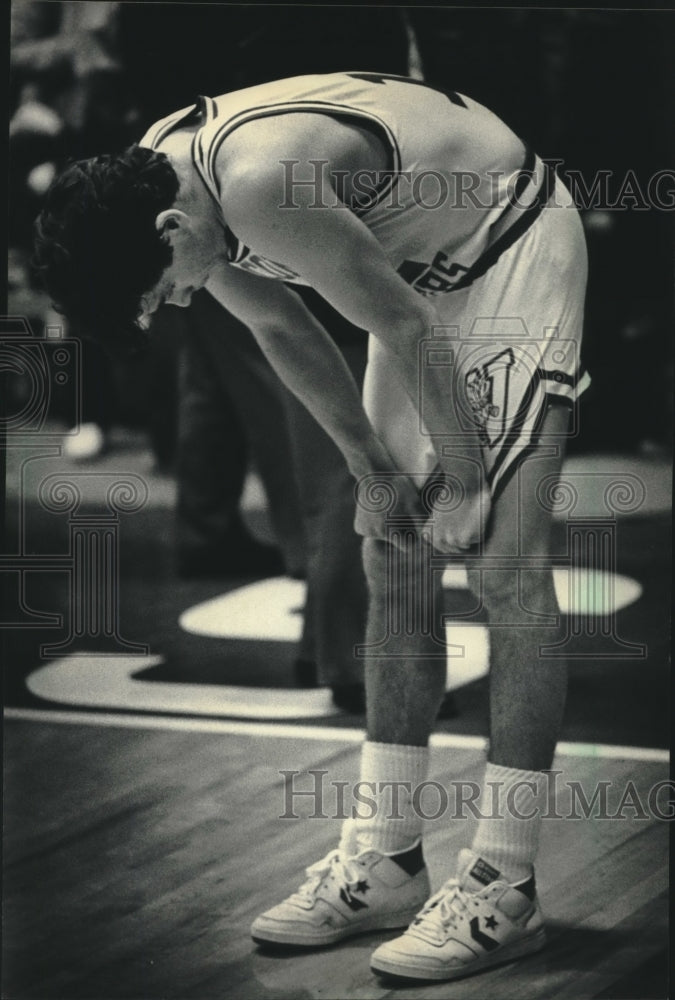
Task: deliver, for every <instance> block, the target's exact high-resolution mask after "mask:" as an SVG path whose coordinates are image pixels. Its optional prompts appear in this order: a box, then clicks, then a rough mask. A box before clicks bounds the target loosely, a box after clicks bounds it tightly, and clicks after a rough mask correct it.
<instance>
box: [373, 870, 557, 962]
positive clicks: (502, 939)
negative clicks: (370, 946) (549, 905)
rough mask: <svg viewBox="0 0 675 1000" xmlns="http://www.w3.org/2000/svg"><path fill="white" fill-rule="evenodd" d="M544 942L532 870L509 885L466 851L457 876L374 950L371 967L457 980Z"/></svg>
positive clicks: (528, 951) (520, 954) (539, 945)
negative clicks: (398, 933)
mask: <svg viewBox="0 0 675 1000" xmlns="http://www.w3.org/2000/svg"><path fill="white" fill-rule="evenodd" d="M544 944H545V932H544V926H543V919H542V915H541V910H540V909H539V904H538V902H537V897H536V892H535V885H534V875H532V876H531V877H530V878H529V879H527V880H526V881H525V882H520V883H518V884H514V885H511V884H509V883H508V882H505V881H504V879H503V878H502V877H501V876H500V873H499V872H498V871H497V869H496V868H493V867H492V865H490V864H488V863H487V862H486V861H484V860H483V859H482V858H479V857H478V856H477V855H476V854H474V853H473V851H469V850H463V851H461V852H460V855H459V866H458V876H457V878H454V879H450V880H449V881H448V882H446V883H445V885H444V886H443V887H442V889H441V890H440V891H439V892H437V893H436V894H435V895H434V896H432V897H431V899H430V900H429V902H428V903H427V904H426V906H425V907H424V908H423V909H422V910H421V911H420V913H419V914H418V915H417V917H416V918H415V920H414V921H413V922H412V924H411V925H410V927H409V928H408V930H407V931H406V932H405V933H404V934H402V935H401V936H400V937H398V938H396V939H395V940H393V941H388V942H387V943H386V944H383V945H381V946H380V947H379V948H377V949H376V951H375V952H374V953H373V956H372V959H371V968H372V969H373V971H374V972H379V973H385V974H387V975H391V976H400V977H403V978H406V979H436V980H444V979H456V978H459V977H460V976H467V975H470V974H471V973H473V972H479V971H480V970H482V969H486V968H489V967H490V966H492V965H497V964H499V963H500V962H508V961H510V960H511V959H513V958H520V957H521V956H522V955H529V954H530V953H531V952H534V951H538V950H539V949H540V948H542V947H543V945H544Z"/></svg>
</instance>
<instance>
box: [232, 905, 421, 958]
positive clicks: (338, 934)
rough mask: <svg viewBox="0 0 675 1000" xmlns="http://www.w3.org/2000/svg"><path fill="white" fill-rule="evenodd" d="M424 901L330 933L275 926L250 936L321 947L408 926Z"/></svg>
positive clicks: (269, 941) (259, 940) (262, 940)
mask: <svg viewBox="0 0 675 1000" xmlns="http://www.w3.org/2000/svg"><path fill="white" fill-rule="evenodd" d="M423 905H424V903H423V902H422V903H418V904H417V906H415V907H413V908H412V909H409V910H403V911H401V912H400V913H392V914H390V915H389V916H386V917H385V916H380V917H378V916H372V917H364V919H363V920H361V921H359V923H358V925H355V924H351V925H349V926H347V927H340V928H336V929H335V930H333V931H331V932H330V933H326V934H322V935H316V934H313V935H306V936H301V935H300V934H298V933H297V932H292V931H284V930H277V929H276V928H269V929H268V928H257V927H256V928H251V937H252V938H253V940H254V941H255V943H256V944H280V945H290V946H292V947H295V948H321V947H323V946H324V945H328V944H335V943H336V942H337V941H342V940H344V938H347V937H353V936H354V935H356V934H368V933H370V932H372V931H392V930H397V929H399V928H401V927H408V926H409V924H411V923H412V921H413V920H414V919H415V917H416V916H417V914H418V913H419V911H420V907H421V906H423Z"/></svg>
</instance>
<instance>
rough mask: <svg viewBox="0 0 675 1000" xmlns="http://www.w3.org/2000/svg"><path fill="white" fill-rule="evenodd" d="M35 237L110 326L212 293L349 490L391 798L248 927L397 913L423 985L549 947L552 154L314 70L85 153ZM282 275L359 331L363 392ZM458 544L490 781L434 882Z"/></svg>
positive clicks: (301, 938) (406, 85)
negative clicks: (434, 781)
mask: <svg viewBox="0 0 675 1000" xmlns="http://www.w3.org/2000/svg"><path fill="white" fill-rule="evenodd" d="M36 256H37V262H38V265H39V266H40V268H41V270H42V272H43V275H44V279H45V283H46V285H47V288H48V289H49V290H50V292H51V294H52V295H53V297H54V299H55V301H56V303H57V304H58V305H59V307H60V308H61V309H62V310H63V311H64V312H65V313H66V314H67V315H69V316H70V317H72V318H73V319H75V320H79V321H80V322H82V323H86V325H87V327H88V328H89V329H91V330H94V331H97V332H98V333H99V334H100V336H102V337H105V336H108V337H112V338H115V339H116V340H117V341H118V342H120V341H122V340H125V339H126V340H130V341H133V339H134V338H135V337H138V336H140V335H141V334H140V330H139V328H140V327H142V326H143V323H144V317H146V316H147V315H148V314H150V313H152V312H153V311H154V310H155V309H157V307H158V306H159V305H160V304H161V303H164V302H168V303H173V304H175V305H185V304H187V303H188V302H189V301H190V297H191V295H192V293H193V292H194V291H195V290H196V289H199V288H206V289H207V290H208V291H209V292H210V293H211V294H212V295H213V296H214V297H215V298H216V299H217V300H218V301H220V302H222V303H223V304H224V305H226V306H227V308H228V309H229V310H231V312H233V313H234V314H235V315H236V316H238V317H239V319H241V320H242V321H243V322H244V323H245V324H246V325H247V326H249V327H250V329H251V330H252V331H253V333H254V335H255V337H256V338H257V340H258V342H259V343H260V345H261V346H262V348H263V350H264V351H265V353H266V355H267V357H268V358H269V359H270V361H271V363H272V365H273V366H274V367H275V369H276V370H277V372H278V373H279V375H280V376H281V378H282V379H283V380H284V381H285V382H286V384H287V385H288V386H289V387H290V388H291V389H292V390H293V392H295V393H296V394H297V396H298V397H299V398H300V400H301V401H302V402H303V403H304V404H305V405H306V406H307V408H308V409H309V410H310V412H311V413H312V414H313V415H314V416H315V417H316V419H317V420H318V421H319V423H320V424H321V425H322V426H323V427H324V428H325V429H326V430H327V431H328V433H329V434H330V435H331V436H332V437H333V438H334V440H335V441H336V443H337V444H338V445H339V447H340V449H341V450H342V452H343V454H344V456H345V458H346V460H347V463H348V465H349V468H350V471H351V472H352V474H353V476H354V478H355V479H356V480H357V481H358V482H359V484H360V492H359V497H360V504H359V509H358V514H357V527H358V530H359V531H360V532H361V534H362V535H363V536H364V541H363V558H364V563H365V568H366V573H367V578H368V583H369V590H370V608H369V620H368V627H367V635H366V643H365V648H366V653H367V660H366V694H367V705H368V710H367V739H366V742H365V744H364V746H363V750H362V759H361V778H362V780H364V781H368V782H372V783H373V786H372V787H373V788H374V789H375V795H374V797H375V800H376V803H377V810H376V812H375V815H374V816H373V817H372V818H362V817H361V816H355V817H354V818H351V819H349V820H347V821H346V822H345V824H344V827H343V829H342V836H341V839H340V842H339V846H338V848H337V849H336V850H334V851H332V852H331V853H330V854H329V855H328V856H327V857H325V858H324V859H323V860H322V861H319V862H317V863H316V864H313V865H311V866H310V867H309V868H308V870H307V878H306V880H305V881H304V882H303V883H302V885H301V886H300V888H299V889H298V891H297V892H295V893H294V894H293V895H292V896H290V897H289V898H288V899H287V900H285V901H284V902H281V903H280V904H278V905H276V906H273V907H272V908H271V909H269V910H268V911H267V912H266V913H264V914H262V916H260V917H259V918H258V919H257V920H256V921H255V922H254V924H253V928H252V933H253V937H254V938H255V940H256V941H259V942H274V943H276V944H289V945H296V946H297V945H307V946H313V945H324V944H329V943H332V942H335V941H338V940H340V939H341V938H344V937H347V936H349V935H351V934H355V933H358V932H360V931H364V930H372V929H376V928H399V927H400V928H404V927H406V926H407V925H408V924H409V925H410V926H408V928H407V930H405V931H404V932H403V933H402V934H401V935H400V936H398V937H395V938H394V940H391V941H389V942H388V943H385V944H383V945H381V946H380V947H379V948H378V949H377V950H376V951H375V953H374V955H373V958H372V967H373V968H374V969H375V970H376V971H379V972H385V973H390V974H395V975H400V976H406V977H417V978H421V979H451V978H454V977H456V976H460V975H465V974H467V973H469V972H473V971H476V970H479V969H482V968H485V967H486V966H490V965H493V964H495V963H497V962H502V961H505V960H507V959H509V958H514V957H517V956H520V955H524V954H527V953H529V952H532V951H535V950H536V949H538V948H539V947H541V945H542V944H543V942H544V929H543V921H542V916H541V912H540V909H539V905H538V902H537V894H536V889H535V882H534V874H533V872H534V869H533V863H534V859H535V853H536V849H537V841H538V833H539V826H540V812H541V810H540V809H537V803H538V801H539V798H540V796H541V795H542V792H543V780H544V779H543V775H542V772H543V771H545V770H546V769H548V768H550V766H551V762H552V757H553V753H554V748H555V744H556V739H557V734H558V732H559V728H560V723H561V716H562V712H563V705H564V699H565V688H566V674H565V666H564V663H563V661H562V660H560V659H557V658H550V659H545V658H542V657H541V655H540V645H541V644H542V641H543V638H544V637H545V636H546V637H548V636H550V629H551V626H552V625H553V624H555V622H556V616H557V614H558V609H557V605H556V599H555V594H554V589H553V579H552V572H551V567H550V562H549V532H550V513H549V508H548V507H547V504H546V502H545V498H546V495H547V489H549V490H550V485H551V483H554V482H555V478H556V475H557V474H558V472H559V469H560V464H561V460H562V452H563V444H564V437H565V434H566V431H567V425H568V416H569V404H571V403H573V402H574V401H575V399H576V398H577V396H578V394H579V393H580V391H581V390H582V389H583V388H584V386H585V382H586V380H587V376H585V375H582V374H581V372H580V370H579V366H578V360H577V353H576V349H577V346H578V343H579V340H580V336H581V326H582V312H583V300H584V292H585V282H586V254H585V245H584V239H583V235H582V228H581V224H580V220H579V217H578V215H577V213H576V211H575V209H574V207H573V205H572V203H571V199H570V197H569V195H568V193H567V191H566V190H565V188H564V187H563V185H562V184H561V182H560V181H559V180H558V179H557V178H556V176H555V174H554V173H553V171H552V170H550V169H548V168H547V167H546V166H545V165H544V164H543V163H542V161H541V160H540V159H539V158H538V157H537V156H535V155H534V153H532V152H531V151H530V150H528V149H527V148H526V147H525V146H524V145H523V143H522V142H521V141H520V140H519V139H518V138H517V137H516V136H515V135H514V134H513V133H512V132H511V131H510V130H509V128H507V127H506V126H505V125H504V124H503V123H502V122H501V121H500V120H499V119H498V118H497V117H495V115H493V114H492V113H491V112H489V111H488V110H486V109H485V108H483V107H481V106H480V105H479V104H477V103H476V102H474V101H472V100H471V99H469V98H467V97H464V96H463V95H460V94H457V93H449V94H445V93H441V92H439V91H437V90H434V89H431V88H429V87H427V86H425V85H421V84H419V83H417V82H416V81H412V80H407V79H404V78H396V77H387V76H382V75H377V74H368V73H346V74H334V75H328V76H309V77H298V78H294V79H289V80H284V81H280V82H277V83H271V84H265V85H262V86H258V87H253V88H250V89H248V90H243V91H239V92H235V93H231V94H226V95H224V96H222V97H217V98H200V99H199V101H198V102H197V103H196V104H195V105H194V106H190V107H188V108H186V109H184V110H182V111H179V112H176V113H175V114H172V115H170V116H169V117H168V118H166V119H164V120H163V121H161V122H159V123H157V124H156V125H155V126H154V127H153V128H151V129H150V131H149V132H148V133H147V134H146V136H145V137H144V138H143V139H142V141H141V143H140V144H139V145H137V146H133V147H131V148H130V149H128V150H126V151H125V152H123V153H121V154H120V155H116V156H101V157H98V158H95V159H93V160H87V161H84V162H81V163H75V164H72V165H71V166H69V167H68V168H67V170H66V171H65V172H64V174H63V175H62V176H61V178H60V179H59V180H58V181H57V182H56V184H55V185H54V187H53V189H52V190H51V192H50V194H49V196H48V199H47V203H46V206H45V208H44V211H43V213H42V215H41V217H40V219H39V220H38V224H37V252H36ZM293 284H306V285H309V286H311V287H313V288H315V289H316V290H317V291H318V292H320V294H321V295H323V296H324V297H325V298H326V299H327V300H328V301H329V302H330V303H332V305H333V306H335V307H336V308H337V309H338V310H339V311H340V312H341V313H342V314H343V315H344V316H345V317H346V318H347V319H348V320H350V321H351V322H353V323H354V324H356V325H357V326H359V327H362V328H364V329H366V330H368V331H369V332H370V348H369V362H368V370H367V374H366V382H365V386H364V391H363V399H361V398H360V396H359V393H358V392H357V390H356V387H355V384H354V382H353V380H352V378H351V376H350V374H349V372H348V369H347V368H346V366H345V364H344V362H343V360H342V358H341V356H340V354H339V352H338V351H337V349H336V348H335V347H334V345H333V344H332V342H331V341H330V339H329V338H328V337H327V335H326V334H325V331H324V330H323V329H322V328H321V326H320V325H319V324H318V323H317V321H316V320H315V319H314V318H313V317H312V316H311V315H310V314H309V312H308V311H307V310H306V309H305V307H304V306H303V304H302V302H301V300H300V298H299V297H298V296H297V295H296V294H295V293H294V292H293V290H292V286H293ZM526 456H527V460H526V461H524V459H525V457H526ZM549 495H550V494H549ZM444 554H445V555H447V556H454V557H458V556H459V557H461V558H462V560H463V561H464V562H465V564H466V565H467V568H468V572H469V580H470V583H471V586H472V589H473V591H474V594H475V596H476V599H477V604H478V605H480V606H481V607H482V608H483V609H484V610H485V611H486V612H487V615H488V619H489V623H490V626H491V673H490V745H489V761H488V764H487V769H486V773H485V782H486V783H489V785H488V784H486V785H485V791H486V792H487V789H488V788H489V790H490V797H489V799H490V801H489V803H487V804H486V805H485V808H482V809H481V817H482V818H480V819H479V822H478V826H477V832H476V834H475V838H474V841H473V844H472V845H471V847H470V848H469V847H467V848H466V849H464V850H462V851H461V852H460V856H459V860H458V867H457V871H456V875H455V876H454V877H452V878H450V880H449V881H447V882H446V883H445V884H444V885H443V886H442V887H441V889H440V890H439V891H438V892H437V893H436V894H435V895H433V896H432V897H431V898H430V899H428V896H429V892H430V889H429V880H428V875H427V869H426V866H425V861H424V857H423V854H422V848H421V834H422V818H421V815H420V809H419V808H416V807H415V801H416V795H415V791H416V789H418V788H419V787H420V784H421V783H422V782H423V781H424V780H425V776H426V773H427V760H428V746H427V744H428V740H429V735H430V731H431V728H432V726H433V723H434V719H435V715H436V711H437V708H438V705H439V703H440V700H441V698H442V695H443V692H444V686H445V685H444V681H445V670H446V667H445V654H444V651H443V646H442V641H441V639H442V637H443V629H442V625H441V602H440V575H441V574H440V572H439V570H438V561H439V558H441V560H442V556H443V555H444ZM392 782H396V783H398V784H397V786H396V787H397V790H398V792H399V794H398V811H396V810H392V808H391V791H392V786H391V783H392ZM482 801H483V800H482V799H481V803H482Z"/></svg>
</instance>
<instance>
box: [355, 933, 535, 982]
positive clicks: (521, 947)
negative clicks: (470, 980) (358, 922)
mask: <svg viewBox="0 0 675 1000" xmlns="http://www.w3.org/2000/svg"><path fill="white" fill-rule="evenodd" d="M545 944H546V931H545V930H544V928H542V929H541V930H539V931H537V933H536V934H533V935H531V936H529V937H526V938H521V939H520V940H519V941H514V942H513V943H512V944H510V945H505V946H504V947H503V948H499V949H498V950H497V951H496V953H495V954H494V955H486V956H485V958H481V959H478V960H477V961H476V962H472V963H471V965H470V966H464V967H462V968H453V969H439V968H438V967H432V968H426V967H425V966H424V965H423V964H422V963H420V965H415V966H413V965H411V964H406V963H404V962H396V961H395V960H393V959H392V960H389V959H386V958H382V959H380V958H378V959H377V961H375V962H373V961H371V963H370V968H371V969H372V970H373V972H377V973H378V974H380V975H385V976H391V977H393V978H396V979H406V980H420V979H433V980H438V981H446V982H447V981H448V980H451V979H463V978H464V977H465V976H472V975H474V974H475V973H478V972H483V971H484V970H485V969H491V968H494V966H496V965H503V964H505V963H506V962H512V961H514V960H515V959H517V958H524V957H525V956H526V955H533V954H534V953H535V952H537V951H541V949H542V948H543V947H544V945H545Z"/></svg>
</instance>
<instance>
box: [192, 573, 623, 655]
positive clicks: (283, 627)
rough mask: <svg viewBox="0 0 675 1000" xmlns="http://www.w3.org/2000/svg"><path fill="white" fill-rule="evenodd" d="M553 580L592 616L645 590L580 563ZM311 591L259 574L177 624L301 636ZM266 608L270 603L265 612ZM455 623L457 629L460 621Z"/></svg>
mask: <svg viewBox="0 0 675 1000" xmlns="http://www.w3.org/2000/svg"><path fill="white" fill-rule="evenodd" d="M553 583H554V586H555V591H556V598H557V600H558V606H559V608H560V611H561V612H562V614H584V615H588V616H589V617H591V618H593V617H600V616H603V615H608V614H612V613H614V612H616V611H620V610H621V609H622V608H626V607H628V606H629V605H630V604H634V603H635V601H637V600H638V599H639V598H640V597H641V595H642V586H641V585H640V584H639V583H638V581H637V580H634V579H632V577H629V576H624V575H622V574H620V573H607V572H604V571H602V570H588V569H583V568H580V567H576V568H575V569H574V570H572V571H570V570H567V569H565V568H561V567H556V568H555V569H554V570H553ZM442 584H443V587H444V588H445V589H446V590H468V589H469V580H468V576H467V572H466V568H465V567H464V566H452V567H448V568H447V569H446V570H445V572H444V573H443V577H442ZM306 593H307V586H306V584H305V583H304V582H303V581H302V580H292V579H290V578H289V577H285V576H279V577H271V578H269V579H266V580H258V581H256V582H255V583H250V584H247V585H246V586H243V587H237V589H236V590H230V591H228V592H227V593H226V594H219V595H218V596H217V597H212V598H210V599H209V600H207V601H202V602H200V603H199V604H195V605H193V606H192V607H189V608H186V610H185V611H183V612H182V613H181V615H180V616H179V618H178V624H179V625H180V627H181V628H182V629H183V630H184V631H185V632H190V633H191V634H192V635H202V636H208V637H211V638H218V639H252V640H255V639H270V640H274V641H276V642H299V641H300V638H301V636H302V617H303V616H302V607H303V605H304V603H305V598H306ZM261 608H264V609H265V612H264V614H261V611H260V609H261ZM449 624H451V623H449ZM460 624H461V623H460ZM453 627H454V628H455V630H456V628H457V626H456V625H454V626H453ZM446 631H447V630H446ZM450 635H452V638H453V639H455V632H453V633H449V632H448V646H449V649H450V648H452V647H460V646H461V645H462V640H461V639H460V641H459V643H455V642H452V643H451V642H450ZM449 656H452V657H462V656H463V653H462V652H449Z"/></svg>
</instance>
